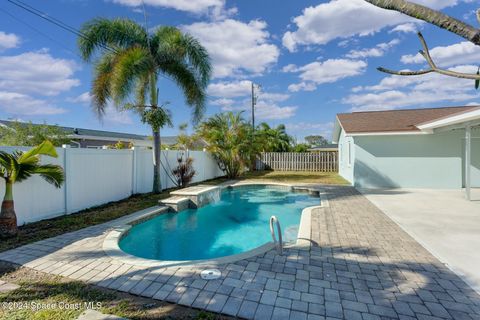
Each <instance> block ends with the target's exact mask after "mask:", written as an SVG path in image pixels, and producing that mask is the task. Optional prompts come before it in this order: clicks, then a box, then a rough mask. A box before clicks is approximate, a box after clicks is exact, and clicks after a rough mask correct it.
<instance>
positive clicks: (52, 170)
mask: <svg viewBox="0 0 480 320" xmlns="http://www.w3.org/2000/svg"><path fill="white" fill-rule="evenodd" d="M42 155H46V156H50V157H55V158H56V157H57V152H56V151H55V147H54V146H53V144H52V143H51V142H50V141H44V142H42V143H41V144H39V145H38V146H36V147H34V148H32V149H30V150H29V151H27V152H22V151H15V152H14V153H13V154H10V153H7V152H4V151H0V177H1V178H3V179H4V180H5V196H4V198H3V202H2V209H1V212H0V236H2V237H8V236H14V235H16V234H17V215H16V214H15V209H14V203H13V185H14V184H15V183H16V182H22V181H24V180H26V179H28V178H29V177H31V176H32V175H34V174H38V175H40V176H41V177H42V178H43V179H45V180H46V181H47V182H48V183H51V184H53V185H54V186H55V187H57V188H60V187H61V185H62V183H63V181H64V175H63V169H62V167H60V166H57V165H53V164H43V165H42V164H40V157H41V156H42Z"/></svg>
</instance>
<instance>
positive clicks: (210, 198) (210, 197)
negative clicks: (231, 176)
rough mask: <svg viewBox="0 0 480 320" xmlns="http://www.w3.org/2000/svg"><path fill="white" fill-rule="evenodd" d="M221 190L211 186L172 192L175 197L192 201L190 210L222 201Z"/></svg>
mask: <svg viewBox="0 0 480 320" xmlns="http://www.w3.org/2000/svg"><path fill="white" fill-rule="evenodd" d="M220 191H221V188H219V187H217V186H210V185H201V184H200V185H197V186H193V187H188V188H185V189H180V190H176V191H173V192H170V194H171V195H173V196H178V197H185V198H188V199H190V201H191V202H190V204H189V206H190V208H201V207H203V206H205V205H207V204H209V203H211V202H215V201H217V200H219V199H220Z"/></svg>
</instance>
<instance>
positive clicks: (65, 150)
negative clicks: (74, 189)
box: [62, 144, 71, 214]
mask: <svg viewBox="0 0 480 320" xmlns="http://www.w3.org/2000/svg"><path fill="white" fill-rule="evenodd" d="M70 148H71V146H70V145H68V144H64V145H62V149H63V174H64V175H65V183H64V185H63V201H64V204H65V206H64V213H65V214H69V213H70V212H69V198H70V197H69V195H68V192H69V188H68V182H69V180H68V177H69V176H70V175H69V174H68V170H69V168H70V166H69V165H68V160H69V159H68V157H69V149H70Z"/></svg>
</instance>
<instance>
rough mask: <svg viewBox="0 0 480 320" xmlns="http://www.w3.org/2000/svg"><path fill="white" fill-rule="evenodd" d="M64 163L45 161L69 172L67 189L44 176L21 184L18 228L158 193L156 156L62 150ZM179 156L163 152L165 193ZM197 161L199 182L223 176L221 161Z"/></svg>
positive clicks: (200, 155)
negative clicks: (155, 187)
mask: <svg viewBox="0 0 480 320" xmlns="http://www.w3.org/2000/svg"><path fill="white" fill-rule="evenodd" d="M28 149H29V148H28V147H0V150H2V151H6V152H13V151H15V150H28ZM57 153H58V158H50V157H43V158H42V162H44V163H52V164H58V165H61V166H62V167H63V168H64V171H65V183H64V185H63V186H62V187H61V188H60V189H56V188H55V187H53V186H52V185H50V184H48V183H47V182H45V181H44V180H43V179H42V178H40V177H38V176H32V177H31V178H30V179H28V180H26V181H24V182H21V183H17V184H15V186H14V188H13V197H14V200H15V211H16V213H17V218H18V224H19V225H22V224H24V223H28V222H34V221H38V220H42V219H47V218H52V217H56V216H60V215H63V214H70V213H73V212H77V211H79V210H82V209H86V208H89V207H93V206H97V205H101V204H104V203H107V202H110V201H117V200H121V199H123V198H127V197H129V196H130V195H132V194H136V193H146V192H151V191H152V184H153V155H152V150H148V149H138V148H135V149H133V150H109V149H107V150H104V149H77V148H68V147H67V148H57ZM178 156H179V151H177V150H171V151H170V150H169V151H162V155H161V162H162V164H163V167H162V168H161V183H162V188H163V189H166V188H172V187H174V186H175V184H174V182H173V181H172V179H171V178H169V176H167V174H166V171H168V172H169V174H170V176H171V170H172V169H173V168H175V167H176V166H177V157H178ZM189 156H190V157H192V158H193V159H194V161H193V166H194V168H195V171H196V175H195V177H194V178H193V182H200V181H204V180H208V179H213V178H216V177H220V176H223V175H224V173H223V172H222V171H221V170H220V168H219V167H218V165H217V163H216V161H215V160H214V159H213V157H212V156H211V155H210V154H208V153H207V152H203V151H189ZM4 192H5V183H4V182H3V181H1V182H0V196H2V197H3V193H4Z"/></svg>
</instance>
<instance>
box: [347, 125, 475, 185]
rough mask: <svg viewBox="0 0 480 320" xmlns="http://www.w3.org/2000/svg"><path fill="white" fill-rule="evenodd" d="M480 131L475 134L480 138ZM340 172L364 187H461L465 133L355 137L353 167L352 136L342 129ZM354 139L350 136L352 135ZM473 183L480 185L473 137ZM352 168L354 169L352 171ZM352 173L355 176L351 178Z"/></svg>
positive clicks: (462, 182)
mask: <svg viewBox="0 0 480 320" xmlns="http://www.w3.org/2000/svg"><path fill="white" fill-rule="evenodd" d="M478 133H479V132H478V131H474V136H476V137H478V136H479V134H478ZM341 136H343V139H342V137H341V138H340V140H341V141H342V140H343V143H342V145H343V147H342V149H343V150H342V151H340V152H341V154H340V159H341V163H340V168H341V170H340V174H341V175H342V176H343V177H344V178H346V179H347V180H349V181H350V182H351V183H352V184H354V185H355V186H359V187H363V188H379V187H391V188H443V189H446V188H461V187H463V186H464V181H463V176H464V173H463V170H464V139H463V137H464V132H463V131H461V130H459V131H454V132H445V133H436V134H421V135H391V136H356V137H354V142H355V151H354V156H355V160H354V167H353V169H352V168H350V167H348V164H347V163H348V162H347V152H346V150H347V149H346V148H345V146H346V145H348V139H349V137H345V135H344V133H343V132H342V135H341ZM350 139H351V138H350ZM472 149H473V150H472V151H473V152H472V185H473V186H477V187H478V186H480V139H473V140H472ZM352 170H353V172H352ZM352 174H353V178H352Z"/></svg>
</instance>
